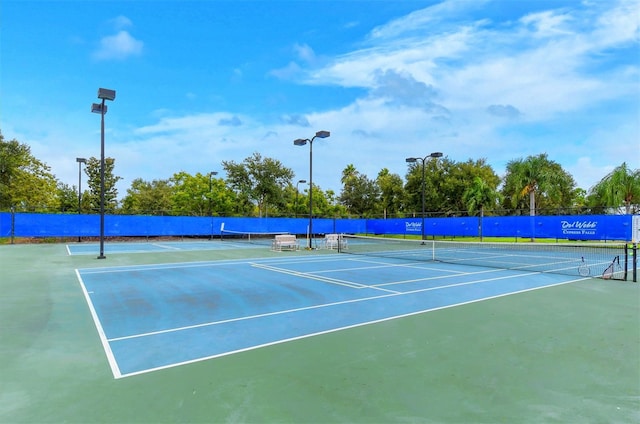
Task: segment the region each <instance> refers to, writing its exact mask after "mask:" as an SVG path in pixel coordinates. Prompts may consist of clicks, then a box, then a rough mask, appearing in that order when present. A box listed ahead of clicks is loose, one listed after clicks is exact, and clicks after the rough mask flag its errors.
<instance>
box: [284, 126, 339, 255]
mask: <svg viewBox="0 0 640 424" xmlns="http://www.w3.org/2000/svg"><path fill="white" fill-rule="evenodd" d="M330 135H331V133H330V132H329V131H318V132H317V133H316V135H314V136H313V138H311V139H308V138H298V139H296V140H293V144H294V145H295V146H304V145H305V144H307V143H309V246H307V248H308V249H310V250H311V249H312V247H311V239H312V238H313V140H315V139H316V138H327V137H329V136H330Z"/></svg>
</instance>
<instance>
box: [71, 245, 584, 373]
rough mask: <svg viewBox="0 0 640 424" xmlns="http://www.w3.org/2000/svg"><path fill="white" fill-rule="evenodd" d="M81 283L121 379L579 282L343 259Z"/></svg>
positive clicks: (172, 267) (153, 269)
mask: <svg viewBox="0 0 640 424" xmlns="http://www.w3.org/2000/svg"><path fill="white" fill-rule="evenodd" d="M78 276H79V278H80V280H81V284H82V286H83V290H84V293H85V295H86V297H87V301H88V302H89V305H90V307H91V310H92V311H93V312H94V319H95V322H96V326H97V328H98V330H99V333H100V335H101V336H102V338H103V340H102V342H103V345H104V346H105V351H106V355H107V357H108V358H109V359H110V365H111V368H112V371H113V374H114V376H115V377H116V378H119V377H122V376H128V375H132V374H137V373H141V372H146V371H150V370H157V369H162V368H166V367H170V366H175V365H179V364H185V363H189V362H193V361H197V360H203V359H209V358H215V357H218V356H221V355H227V354H230V353H235V352H240V351H244V350H248V349H255V348H257V347H262V346H269V345H272V344H274V343H281V342H285V341H290V340H296V339H299V338H302V337H309V336H312V335H318V334H324V333H327V332H331V331H337V330H340V329H345V328H351V327H354V326H359V325H365V324H371V323H375V322H379V321H382V320H387V319H393V318H398V317H402V316H407V315H411V314H417V313H421V312H426V311H429V310H436V309H440V308H446V307H451V306H455V305H461V304H465V303H469V302H476V301H480V300H485V299H489V298H493V297H497V296H504V295H508V294H513V293H517V292H521V291H525V290H533V289H537V288H542V287H546V286H550V285H555V284H563V283H567V282H569V281H573V280H572V279H570V278H567V277H564V276H559V275H551V274H549V275H543V276H541V275H540V273H538V272H515V271H508V270H497V269H486V268H480V267H469V266H460V265H448V264H447V265H445V264H437V265H434V264H418V263H416V262H413V261H410V262H407V261H403V260H398V259H388V258H385V259H367V258H363V257H358V258H353V257H348V258H344V257H343V256H342V255H340V256H337V255H329V257H313V258H304V259H301V258H287V259H269V260H253V261H220V262H203V263H195V264H194V263H182V264H169V265H162V266H159V265H150V266H138V267H125V268H118V267H115V268H94V269H86V270H79V271H78Z"/></svg>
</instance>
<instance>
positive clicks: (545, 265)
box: [340, 234, 628, 280]
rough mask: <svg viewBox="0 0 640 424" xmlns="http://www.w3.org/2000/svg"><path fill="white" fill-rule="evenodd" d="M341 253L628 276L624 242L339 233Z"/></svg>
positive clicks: (590, 274) (593, 274) (558, 272)
mask: <svg viewBox="0 0 640 424" xmlns="http://www.w3.org/2000/svg"><path fill="white" fill-rule="evenodd" d="M340 237H341V239H342V245H343V246H344V248H342V249H340V252H342V253H348V254H360V255H367V256H378V257H386V258H396V259H401V260H416V261H436V262H446V263H453V264H460V265H470V266H480V267H489V268H500V269H513V270H521V271H531V272H549V273H556V274H565V275H580V276H584V277H586V276H591V277H601V278H605V279H619V280H626V278H627V266H628V264H627V262H628V261H627V258H628V256H627V245H626V244H625V243H606V244H605V243H589V244H586V243H585V244H570V243H501V242H495V243H494V242H459V241H443V240H425V241H424V242H423V241H422V240H415V239H398V238H383V237H368V236H354V235H346V234H341V235H340Z"/></svg>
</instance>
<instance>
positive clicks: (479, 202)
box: [462, 177, 500, 241]
mask: <svg viewBox="0 0 640 424" xmlns="http://www.w3.org/2000/svg"><path fill="white" fill-rule="evenodd" d="M498 200H500V194H499V193H498V192H497V191H496V190H495V189H494V188H493V187H491V186H490V185H489V184H487V182H486V181H485V180H483V179H482V178H480V177H474V178H473V183H472V184H471V186H469V187H468V188H467V189H466V190H465V192H464V193H463V195H462V201H463V202H464V203H465V204H466V205H467V210H468V212H469V214H470V215H473V214H474V213H475V211H476V210H477V209H478V208H480V223H479V225H478V230H479V233H480V241H482V221H483V218H484V207H485V206H492V205H493V206H495V204H496V202H498Z"/></svg>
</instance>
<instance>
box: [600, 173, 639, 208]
mask: <svg viewBox="0 0 640 424" xmlns="http://www.w3.org/2000/svg"><path fill="white" fill-rule="evenodd" d="M588 199H589V204H590V205H591V206H593V207H599V208H603V209H607V208H609V209H613V210H619V209H621V208H624V213H625V214H632V213H637V212H638V210H639V209H638V208H639V205H640V169H635V170H633V169H630V168H629V167H628V166H627V163H626V162H623V163H622V165H620V166H618V167H616V168H615V169H614V170H613V171H611V172H610V173H609V174H607V175H606V176H605V177H604V178H603V179H602V180H600V181H599V182H598V183H597V184H596V185H595V186H593V187H592V188H591V189H590V190H589V197H588Z"/></svg>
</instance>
